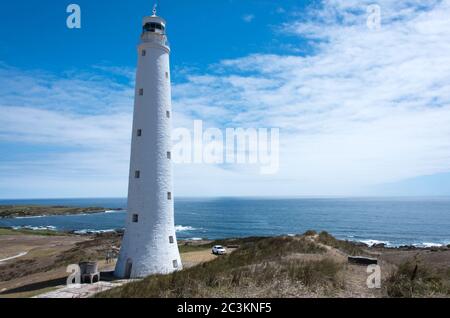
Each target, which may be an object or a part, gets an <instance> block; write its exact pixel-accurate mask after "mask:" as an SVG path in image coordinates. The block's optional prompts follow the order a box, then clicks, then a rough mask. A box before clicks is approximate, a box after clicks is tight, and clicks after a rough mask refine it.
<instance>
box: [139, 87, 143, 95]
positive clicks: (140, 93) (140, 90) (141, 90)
mask: <svg viewBox="0 0 450 318" xmlns="http://www.w3.org/2000/svg"><path fill="white" fill-rule="evenodd" d="M143 95H144V89H143V88H139V96H143Z"/></svg>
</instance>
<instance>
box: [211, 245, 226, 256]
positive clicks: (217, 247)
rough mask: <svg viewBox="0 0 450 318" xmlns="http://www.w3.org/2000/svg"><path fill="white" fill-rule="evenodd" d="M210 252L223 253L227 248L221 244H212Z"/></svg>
mask: <svg viewBox="0 0 450 318" xmlns="http://www.w3.org/2000/svg"><path fill="white" fill-rule="evenodd" d="M212 253H213V254H215V255H225V254H226V253H227V250H226V249H225V247H223V246H222V245H214V246H213V248H212Z"/></svg>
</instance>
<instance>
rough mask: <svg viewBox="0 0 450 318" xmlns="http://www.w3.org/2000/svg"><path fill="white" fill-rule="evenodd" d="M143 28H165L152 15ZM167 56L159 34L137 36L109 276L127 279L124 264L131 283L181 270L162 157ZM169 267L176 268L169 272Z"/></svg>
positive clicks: (167, 146) (168, 167) (166, 137)
mask: <svg viewBox="0 0 450 318" xmlns="http://www.w3.org/2000/svg"><path fill="white" fill-rule="evenodd" d="M146 23H159V24H161V25H163V26H164V27H165V24H166V23H165V21H164V20H163V19H162V18H160V17H157V16H156V15H153V16H151V17H145V18H144V20H143V25H144V26H145V24H146ZM143 50H145V55H143V54H142V51H143ZM169 54H170V48H169V45H168V42H167V37H166V35H165V32H164V31H160V30H157V32H150V31H144V32H143V33H142V36H141V43H140V44H139V46H138V57H139V58H138V67H137V74H136V92H135V104H134V117H133V138H132V144H131V162H130V177H129V187H128V216H127V221H126V230H125V236H124V239H123V242H122V248H121V251H120V256H119V260H118V262H117V265H116V270H115V275H116V276H118V277H126V276H127V267H128V265H127V264H128V263H131V264H132V266H131V278H139V277H144V276H148V275H151V274H164V273H170V272H173V271H175V270H179V269H181V267H182V264H181V259H180V254H179V251H178V245H177V239H176V235H175V223H174V204H173V191H172V163H171V160H170V159H168V157H167V152H169V151H170V150H171V137H170V132H171V117H172V116H170V118H168V117H167V111H170V112H171V87H170V65H169ZM141 89H143V95H142V96H141V95H140V90H141ZM139 129H140V130H142V135H141V136H138V130H139ZM136 171H140V177H139V178H136V177H135V172H136ZM169 192H170V193H171V196H172V198H171V200H169V199H168V193H169ZM134 214H137V215H139V221H138V222H137V223H134V222H133V215H134ZM170 237H173V241H172V242H171V241H170ZM174 262H176V263H177V266H178V267H174Z"/></svg>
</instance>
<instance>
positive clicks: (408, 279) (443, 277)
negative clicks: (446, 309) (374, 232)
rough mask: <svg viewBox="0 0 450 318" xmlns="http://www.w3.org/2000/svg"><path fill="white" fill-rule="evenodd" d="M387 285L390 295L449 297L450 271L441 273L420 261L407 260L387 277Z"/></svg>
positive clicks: (403, 296)
mask: <svg viewBox="0 0 450 318" xmlns="http://www.w3.org/2000/svg"><path fill="white" fill-rule="evenodd" d="M385 286H386V292H387V295H388V296H389V297H397V298H399V297H401V298H412V297H433V296H434V297H445V296H446V297H448V296H450V272H449V271H447V273H445V272H444V273H440V272H437V271H436V270H433V269H430V268H429V267H427V266H425V265H423V264H421V263H420V262H418V261H406V262H404V263H402V264H401V265H399V267H398V268H397V270H396V271H394V272H393V273H392V274H391V275H390V276H389V277H388V278H387V279H386V282H385Z"/></svg>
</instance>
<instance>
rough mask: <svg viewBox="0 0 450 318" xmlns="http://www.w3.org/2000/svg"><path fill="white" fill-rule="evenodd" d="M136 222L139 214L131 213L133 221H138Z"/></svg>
mask: <svg viewBox="0 0 450 318" xmlns="http://www.w3.org/2000/svg"><path fill="white" fill-rule="evenodd" d="M138 222H139V215H138V214H133V223H138Z"/></svg>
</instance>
